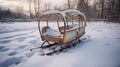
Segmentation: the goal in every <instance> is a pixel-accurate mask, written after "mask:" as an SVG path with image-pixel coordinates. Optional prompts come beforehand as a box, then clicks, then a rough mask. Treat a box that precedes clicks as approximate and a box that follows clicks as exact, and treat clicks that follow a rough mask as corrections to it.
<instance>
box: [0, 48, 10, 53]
mask: <svg viewBox="0 0 120 67" xmlns="http://www.w3.org/2000/svg"><path fill="white" fill-rule="evenodd" d="M9 49H10V48H3V49H1V52H5V51H8V50H9Z"/></svg>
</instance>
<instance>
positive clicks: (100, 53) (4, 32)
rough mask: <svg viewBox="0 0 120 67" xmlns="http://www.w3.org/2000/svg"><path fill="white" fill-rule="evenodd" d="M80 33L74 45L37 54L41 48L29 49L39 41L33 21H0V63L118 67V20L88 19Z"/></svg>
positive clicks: (15, 66)
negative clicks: (114, 21)
mask: <svg viewBox="0 0 120 67" xmlns="http://www.w3.org/2000/svg"><path fill="white" fill-rule="evenodd" d="M43 25H44V24H43ZM51 25H53V26H52V27H55V23H52V24H51ZM83 37H87V39H86V40H84V41H82V42H81V43H78V44H77V45H76V46H75V47H72V48H69V49H66V50H64V51H63V52H61V53H55V54H53V55H51V56H40V54H41V53H42V52H43V49H38V50H33V51H31V52H30V51H29V49H30V48H33V47H37V46H40V45H41V43H42V41H41V39H40V36H39V32H38V28H37V22H30V23H12V24H0V67H120V24H118V23H109V24H108V23H105V22H88V24H87V27H86V34H85V35H84V36H83Z"/></svg>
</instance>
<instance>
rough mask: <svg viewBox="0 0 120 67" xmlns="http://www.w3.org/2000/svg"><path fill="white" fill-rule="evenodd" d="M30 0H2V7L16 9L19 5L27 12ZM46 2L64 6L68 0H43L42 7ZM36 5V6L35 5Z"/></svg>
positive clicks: (51, 4) (0, 1)
mask: <svg viewBox="0 0 120 67" xmlns="http://www.w3.org/2000/svg"><path fill="white" fill-rule="evenodd" d="M28 1H29V0H0V7H1V6H2V7H6V8H9V9H11V10H13V11H14V10H16V9H17V8H18V7H21V8H22V9H23V10H24V11H25V12H28V11H29V3H28ZM46 3H50V6H51V7H55V6H57V7H59V6H63V5H64V4H66V3H67V0H41V3H40V4H41V7H42V8H44V6H45V4H46ZM33 7H34V6H33Z"/></svg>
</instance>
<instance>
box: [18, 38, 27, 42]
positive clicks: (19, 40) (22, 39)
mask: <svg viewBox="0 0 120 67" xmlns="http://www.w3.org/2000/svg"><path fill="white" fill-rule="evenodd" d="M25 39H26V38H25V37H20V38H17V41H18V42H22V41H24V40H25Z"/></svg>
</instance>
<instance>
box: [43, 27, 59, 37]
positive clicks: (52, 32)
mask: <svg viewBox="0 0 120 67" xmlns="http://www.w3.org/2000/svg"><path fill="white" fill-rule="evenodd" d="M42 35H43V36H51V37H60V36H61V34H60V32H59V31H56V30H54V29H52V28H48V29H47V30H46V32H45V33H43V34H42Z"/></svg>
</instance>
